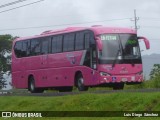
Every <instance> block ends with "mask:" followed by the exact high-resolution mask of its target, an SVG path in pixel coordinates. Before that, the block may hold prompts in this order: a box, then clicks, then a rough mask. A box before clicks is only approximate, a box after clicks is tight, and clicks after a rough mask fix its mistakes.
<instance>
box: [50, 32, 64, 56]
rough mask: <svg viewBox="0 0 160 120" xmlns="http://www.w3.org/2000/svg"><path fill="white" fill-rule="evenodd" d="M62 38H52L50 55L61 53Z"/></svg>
mask: <svg viewBox="0 0 160 120" xmlns="http://www.w3.org/2000/svg"><path fill="white" fill-rule="evenodd" d="M62 38H63V36H61V35H59V36H54V37H53V38H52V53H58V52H62Z"/></svg>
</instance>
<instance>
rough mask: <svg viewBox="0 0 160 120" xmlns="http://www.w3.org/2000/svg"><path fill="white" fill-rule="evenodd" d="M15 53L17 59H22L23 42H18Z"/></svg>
mask: <svg viewBox="0 0 160 120" xmlns="http://www.w3.org/2000/svg"><path fill="white" fill-rule="evenodd" d="M14 52H15V55H16V57H17V58H20V57H22V42H21V41H18V42H16V43H15V47H14Z"/></svg>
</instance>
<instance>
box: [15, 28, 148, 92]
mask: <svg viewBox="0 0 160 120" xmlns="http://www.w3.org/2000/svg"><path fill="white" fill-rule="evenodd" d="M138 40H143V41H144V43H145V45H146V48H147V49H149V47H150V45H149V41H148V40H147V39H146V38H145V37H137V33H136V31H135V30H133V29H127V28H115V27H114V28H112V27H103V26H93V27H69V28H66V29H63V30H57V31H52V30H51V31H45V32H43V33H42V34H40V35H36V36H33V37H26V38H17V39H15V40H14V41H13V47H12V84H13V86H14V87H15V88H19V89H28V90H29V91H30V92H31V93H35V92H43V91H44V90H45V89H48V88H54V89H56V90H59V91H72V88H73V86H76V87H77V88H78V90H79V91H85V90H88V88H89V87H94V86H109V87H113V89H123V87H124V84H128V85H132V84H139V83H141V82H143V69H142V59H141V52H140V47H139V43H138Z"/></svg>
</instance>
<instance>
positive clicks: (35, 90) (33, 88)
mask: <svg viewBox="0 0 160 120" xmlns="http://www.w3.org/2000/svg"><path fill="white" fill-rule="evenodd" d="M28 90H29V91H30V92H31V93H42V92H43V91H44V90H43V89H41V88H36V86H35V80H34V78H33V77H31V78H30V79H29V84H28Z"/></svg>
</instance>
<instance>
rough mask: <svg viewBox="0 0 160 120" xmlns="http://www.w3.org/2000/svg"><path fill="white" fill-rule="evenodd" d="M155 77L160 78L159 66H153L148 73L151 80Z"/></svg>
mask: <svg viewBox="0 0 160 120" xmlns="http://www.w3.org/2000/svg"><path fill="white" fill-rule="evenodd" d="M157 76H160V64H154V65H153V69H152V70H151V72H150V78H151V79H154V78H155V77H157Z"/></svg>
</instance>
